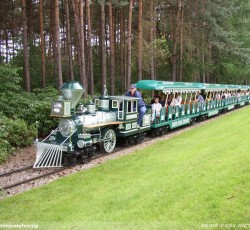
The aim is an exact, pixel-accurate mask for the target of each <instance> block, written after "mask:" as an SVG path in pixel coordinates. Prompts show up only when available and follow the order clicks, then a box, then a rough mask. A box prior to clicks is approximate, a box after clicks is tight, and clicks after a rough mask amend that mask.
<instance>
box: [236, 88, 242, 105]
mask: <svg viewBox="0 0 250 230" xmlns="http://www.w3.org/2000/svg"><path fill="white" fill-rule="evenodd" d="M236 97H237V101H238V102H240V101H241V94H240V89H239V90H237V94H236Z"/></svg>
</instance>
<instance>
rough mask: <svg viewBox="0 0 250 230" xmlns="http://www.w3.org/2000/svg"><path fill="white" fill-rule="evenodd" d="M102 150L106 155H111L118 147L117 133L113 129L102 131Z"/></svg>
mask: <svg viewBox="0 0 250 230" xmlns="http://www.w3.org/2000/svg"><path fill="white" fill-rule="evenodd" d="M102 139H104V141H102V142H101V150H102V151H103V152H105V153H111V152H112V151H113V150H114V148H115V145H116V133H115V131H114V130H113V129H104V130H103V131H102Z"/></svg>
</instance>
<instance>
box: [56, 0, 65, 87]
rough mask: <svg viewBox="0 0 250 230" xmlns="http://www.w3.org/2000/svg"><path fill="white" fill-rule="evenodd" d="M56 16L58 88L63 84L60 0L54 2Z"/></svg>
mask: <svg viewBox="0 0 250 230" xmlns="http://www.w3.org/2000/svg"><path fill="white" fill-rule="evenodd" d="M54 4H55V5H54V7H55V8H54V10H55V11H54V12H55V13H54V16H55V35H56V37H55V39H56V43H55V44H56V60H57V79H58V80H57V82H58V88H59V87H61V85H62V84H63V79H62V62H61V48H60V25H59V4H58V0H55V1H54Z"/></svg>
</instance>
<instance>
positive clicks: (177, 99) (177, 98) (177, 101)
mask: <svg viewBox="0 0 250 230" xmlns="http://www.w3.org/2000/svg"><path fill="white" fill-rule="evenodd" d="M181 101H182V98H181V96H180V93H176V94H175V97H174V98H173V100H172V102H171V105H172V106H179V107H181Z"/></svg>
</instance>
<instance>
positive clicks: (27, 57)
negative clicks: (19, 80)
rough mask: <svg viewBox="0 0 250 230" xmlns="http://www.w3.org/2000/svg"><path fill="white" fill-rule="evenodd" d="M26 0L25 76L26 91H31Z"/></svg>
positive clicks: (23, 18) (23, 14) (23, 9)
mask: <svg viewBox="0 0 250 230" xmlns="http://www.w3.org/2000/svg"><path fill="white" fill-rule="evenodd" d="M25 1H26V0H22V20H23V50H24V77H25V88H26V91H27V92H30V71H29V51H28V34H27V17H26V2H25Z"/></svg>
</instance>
